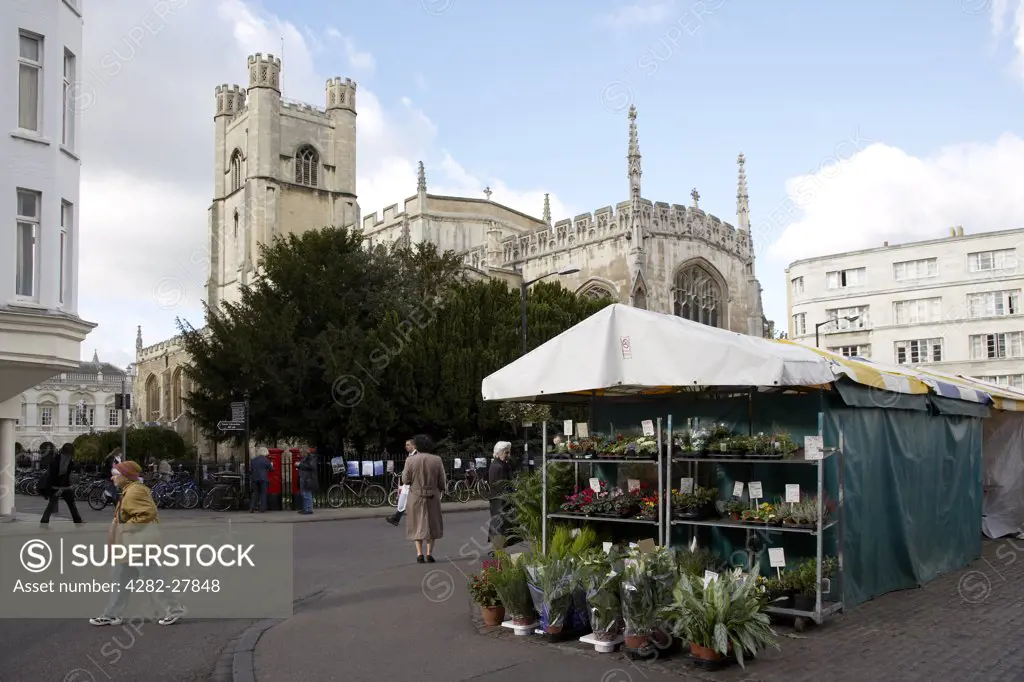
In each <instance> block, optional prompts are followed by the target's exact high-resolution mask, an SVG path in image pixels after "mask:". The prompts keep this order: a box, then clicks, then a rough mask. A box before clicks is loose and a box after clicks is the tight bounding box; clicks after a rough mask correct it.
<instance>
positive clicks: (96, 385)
mask: <svg viewBox="0 0 1024 682" xmlns="http://www.w3.org/2000/svg"><path fill="white" fill-rule="evenodd" d="M122 381H124V382H126V383H124V384H122V383H121V382H122ZM122 385H123V386H124V387H125V390H126V391H131V385H132V384H131V378H130V377H128V376H127V375H126V374H125V372H124V370H122V369H121V368H119V367H115V366H114V365H111V364H108V363H105V362H100V359H99V356H98V355H97V354H96V353H93V356H92V360H91V361H89V362H80V363H78V367H76V368H75V369H73V370H70V371H67V372H62V373H61V374H58V375H57V376H54V377H51V378H49V379H47V380H46V381H43V382H42V383H40V384H38V385H36V386H33V387H32V388H30V389H28V390H27V391H25V392H23V393H22V394H21V416H20V417H19V418H18V425H17V427H16V428H15V450H16V451H17V452H18V459H19V460H22V461H24V458H26V457H28V458H31V459H32V460H33V461H35V460H38V459H39V455H40V454H41V452H42V451H45V450H46V449H49V448H52V449H57V448H60V447H61V446H62V445H64V444H65V443H72V442H74V440H75V438H77V437H78V436H80V435H82V434H83V433H101V432H103V431H110V430H114V429H120V428H121V411H120V410H119V409H116V408H115V405H114V402H115V399H116V396H117V394H118V393H120V392H121V387H122ZM125 421H126V425H129V426H130V425H131V417H130V413H129V412H126V413H125Z"/></svg>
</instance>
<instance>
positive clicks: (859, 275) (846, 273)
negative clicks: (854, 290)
mask: <svg viewBox="0 0 1024 682" xmlns="http://www.w3.org/2000/svg"><path fill="white" fill-rule="evenodd" d="M866 282H867V270H866V269H865V268H852V269H850V270H833V271H832V272H826V273H825V286H826V287H827V288H829V289H845V288H847V287H859V286H863V285H864V284H865V283H866Z"/></svg>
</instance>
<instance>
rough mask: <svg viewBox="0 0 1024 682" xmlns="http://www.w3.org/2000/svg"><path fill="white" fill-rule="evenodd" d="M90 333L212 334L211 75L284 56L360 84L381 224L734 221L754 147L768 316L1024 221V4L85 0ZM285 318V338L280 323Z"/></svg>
mask: <svg viewBox="0 0 1024 682" xmlns="http://www.w3.org/2000/svg"><path fill="white" fill-rule="evenodd" d="M85 10H86V17H85V35H84V40H85V48H84V50H85V55H84V57H83V60H84V65H83V66H84V68H83V69H82V74H81V75H82V78H81V81H80V82H79V83H78V84H77V85H76V87H75V89H74V99H75V106H76V107H77V108H78V109H79V110H80V111H81V112H82V119H83V121H82V126H83V128H82V135H83V137H82V152H83V153H82V157H83V162H82V187H81V197H80V203H81V214H80V222H81V224H80V229H81V231H82V233H83V240H82V249H81V254H80V283H79V289H80V292H81V294H80V298H79V314H80V315H81V316H82V317H83V318H84V319H87V320H90V321H93V322H96V323H98V325H99V326H98V327H97V328H96V329H95V330H94V331H93V332H92V333H91V334H90V335H89V336H88V338H87V339H86V340H85V342H84V343H83V344H82V357H83V359H89V358H91V357H92V355H93V352H94V351H95V352H97V353H98V354H99V356H100V358H101V359H102V360H104V361H106V362H112V363H114V364H118V365H121V366H124V365H126V364H127V363H129V362H132V361H133V360H134V357H135V333H136V327H137V326H140V325H141V327H142V334H143V342H144V343H145V344H146V345H149V344H152V343H156V342H158V341H162V340H165V339H167V338H169V337H170V336H172V335H174V334H175V333H176V331H177V327H176V322H175V320H176V319H178V318H180V319H183V320H187V321H188V322H190V323H192V324H195V325H196V326H197V327H198V326H201V325H202V323H203V315H202V303H201V299H202V298H203V297H204V296H205V281H206V279H207V276H208V274H209V273H208V265H209V255H208V254H209V236H208V234H209V228H208V222H207V209H208V208H209V205H210V202H211V199H212V184H213V158H214V153H213V113H214V103H215V102H214V87H215V86H217V85H220V84H222V83H227V84H240V85H245V84H246V83H247V73H246V71H247V70H246V57H247V56H248V55H250V54H254V53H256V52H263V53H268V52H269V53H273V54H275V55H278V56H281V57H282V61H283V65H282V85H283V90H284V95H285V96H286V97H289V98H292V99H297V100H300V101H306V102H310V103H313V104H317V105H320V106H323V100H324V82H325V80H326V79H327V78H328V77H333V76H341V77H349V78H352V79H353V80H355V81H356V82H357V83H358V100H357V101H358V119H357V125H358V133H357V135H358V168H357V175H358V177H357V192H358V195H359V203H360V206H361V209H362V212H363V215H364V216H365V215H370V214H372V213H373V212H374V211H378V212H382V211H383V209H384V207H385V206H388V205H390V204H393V203H396V202H399V201H401V200H402V199H404V198H405V197H407V196H410V195H412V194H414V193H415V189H416V164H417V162H418V161H421V160H422V161H423V162H424V164H425V166H426V173H427V184H428V191H430V192H431V193H436V194H455V195H462V196H480V197H482V196H483V189H484V188H485V187H486V186H490V188H491V189H492V190H493V196H492V199H493V200H494V201H497V202H500V203H503V204H506V205H509V206H511V207H513V208H516V209H519V210H521V211H524V212H527V213H529V214H532V215H535V216H538V217H539V216H540V214H541V211H542V206H543V195H544V193H550V194H551V207H552V217H553V218H554V219H555V220H560V219H562V218H571V217H572V216H574V215H576V214H578V213H582V212H585V211H593V210H595V209H597V208H599V207H602V206H607V205H610V204H615V203H617V202H619V201H623V200H626V199H627V198H628V189H629V188H628V180H627V175H626V147H627V141H628V137H627V135H628V127H627V124H628V121H627V118H626V111H627V109H628V107H629V106H630V105H631V104H632V105H635V106H636V107H637V111H638V119H637V123H638V128H639V140H640V149H641V152H642V154H643V196H644V197H645V198H647V199H650V200H652V201H666V202H670V203H679V204H689V203H691V202H690V190H691V188H694V187H696V188H697V189H698V190H699V192H700V195H701V207H702V208H704V209H705V210H707V211H709V212H711V213H713V214H715V215H717V216H719V217H720V218H722V219H723V220H726V221H728V222H730V223H733V224H735V215H736V175H737V167H736V157H737V155H738V154H739V153H740V152H743V153H744V155H745V156H746V170H747V177H748V183H749V194H750V206H751V223H752V232H753V238H754V242H755V248H756V254H757V256H756V257H757V261H756V265H755V270H756V273H757V276H758V278H759V280H760V282H761V285H762V287H763V289H764V293H763V300H764V307H765V312H766V314H767V315H768V317H769V318H770V319H774V320H775V321H776V325H777V327H781V328H783V329H784V328H785V326H786V323H785V316H786V308H785V306H786V303H785V275H784V271H785V268H786V266H787V265H788V264H789V263H791V262H792V261H794V260H797V259H800V258H805V257H810V256H816V255H824V254H828V253H836V252H841V251H847V250H851V249H857V248H867V247H872V246H881V245H882V243H883V242H884V241H889V242H890V243H892V244H895V243H902V242H908V241H916V240H921V239H931V238H938V237H941V236H943V235H946V234H948V231H949V227H950V226H953V225H962V226H963V227H964V230H965V232H967V233H973V232H987V231H992V230H1003V229H1011V228H1016V227H1021V216H1022V215H1024V191H1021V189H1020V186H1019V183H1020V182H1021V178H1022V169H1024V140H1022V137H1021V136H1022V134H1024V126H1022V125H1021V120H1022V116H1024V0H905V1H904V2H900V3H892V2H888V1H881V0H864V1H863V2H860V3H857V6H856V8H855V9H852V8H851V6H850V5H848V4H845V3H820V2H811V1H810V0H801V1H798V2H790V3H768V2H760V1H755V0H703V1H698V2H694V1H693V0H634V1H633V2H629V1H628V0H625V1H624V0H588V1H586V2H584V1H582V0H560V1H559V2H556V3H552V2H539V1H534V0H520V1H519V2H516V3H491V2H469V0H376V1H375V2H366V3H363V2H359V3H356V2H323V1H316V2H315V1H313V0H288V1H287V2H285V1H283V0H263V1H262V2H257V1H256V0H252V1H248V0H160V1H159V2H155V1H154V0H144V1H143V2H139V0H90V1H89V2H88V3H87V4H86V5H85ZM271 331H272V330H268V333H270V332H271Z"/></svg>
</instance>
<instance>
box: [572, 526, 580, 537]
mask: <svg viewBox="0 0 1024 682" xmlns="http://www.w3.org/2000/svg"><path fill="white" fill-rule="evenodd" d="M579 534H580V529H579V528H573V529H572V536H573V537H576V536H577V535H579Z"/></svg>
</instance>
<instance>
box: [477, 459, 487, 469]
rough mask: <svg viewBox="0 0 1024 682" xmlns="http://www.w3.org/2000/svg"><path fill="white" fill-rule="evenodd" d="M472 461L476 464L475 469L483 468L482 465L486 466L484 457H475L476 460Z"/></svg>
mask: <svg viewBox="0 0 1024 682" xmlns="http://www.w3.org/2000/svg"><path fill="white" fill-rule="evenodd" d="M474 463H475V464H476V468H477V469H483V468H484V467H486V466H487V458H486V457H477V458H476V462H474Z"/></svg>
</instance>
